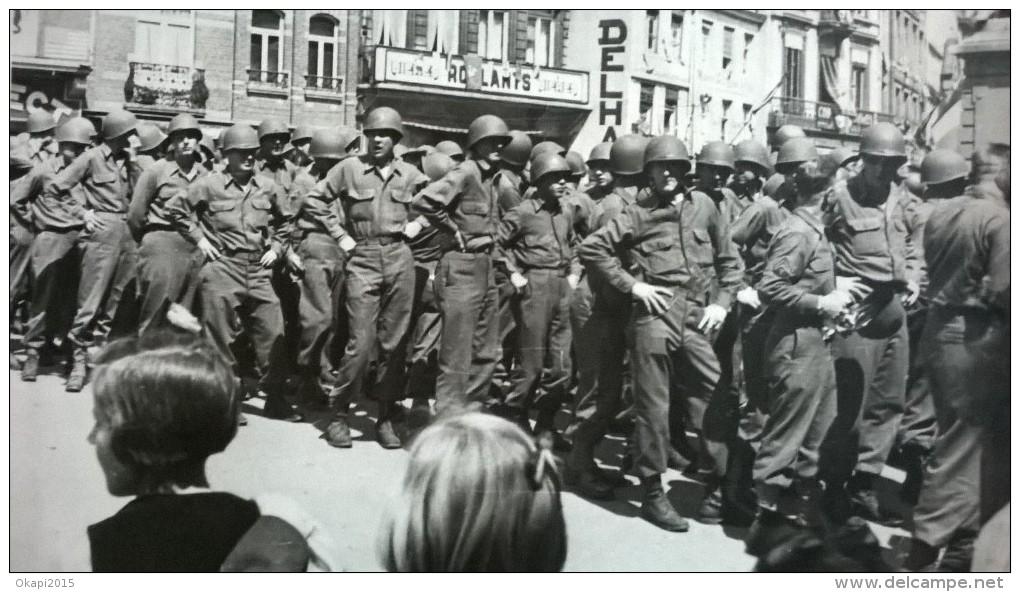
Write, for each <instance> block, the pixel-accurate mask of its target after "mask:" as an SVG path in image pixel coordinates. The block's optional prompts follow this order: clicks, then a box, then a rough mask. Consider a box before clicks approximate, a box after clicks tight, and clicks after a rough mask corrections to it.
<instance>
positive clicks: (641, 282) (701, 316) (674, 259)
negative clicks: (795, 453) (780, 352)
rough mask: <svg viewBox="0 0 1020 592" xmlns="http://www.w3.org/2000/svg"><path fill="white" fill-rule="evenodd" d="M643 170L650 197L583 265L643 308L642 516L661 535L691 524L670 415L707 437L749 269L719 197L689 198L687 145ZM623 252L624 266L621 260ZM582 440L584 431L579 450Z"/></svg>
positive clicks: (666, 140) (627, 213)
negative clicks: (682, 510)
mask: <svg viewBox="0 0 1020 592" xmlns="http://www.w3.org/2000/svg"><path fill="white" fill-rule="evenodd" d="M621 139H622V138H621ZM614 148H615V145H614ZM643 162H644V170H645V174H646V175H647V178H648V187H649V190H650V193H649V194H648V196H647V197H646V198H643V199H641V200H639V201H638V202H637V203H636V204H632V205H630V206H628V207H626V208H625V209H624V211H623V212H622V213H621V214H620V215H619V216H617V217H615V218H613V219H612V220H610V221H609V223H608V224H607V225H606V226H605V227H603V228H601V229H600V230H598V231H596V232H595V233H593V234H591V235H590V236H589V237H588V238H587V239H585V241H584V243H583V244H582V246H581V249H580V256H581V260H582V261H583V262H584V264H585V265H586V266H587V267H588V270H589V272H590V273H593V274H597V275H598V277H600V278H601V279H603V280H605V281H606V282H608V283H609V284H610V285H612V286H613V287H614V288H615V289H616V290H617V291H619V292H620V293H621V294H629V295H630V296H631V297H632V298H633V299H634V300H635V303H634V311H633V319H632V320H631V321H630V331H631V332H630V334H629V335H630V341H631V344H630V345H631V368H632V371H633V373H634V409H635V415H636V424H635V431H634V444H635V448H636V455H635V456H636V457H635V460H634V471H635V472H636V473H637V474H638V476H639V477H640V478H641V482H642V485H643V487H644V489H645V500H644V503H643V504H642V507H641V515H642V517H644V518H645V519H647V520H648V521H650V522H652V523H653V524H655V525H656V526H659V527H660V528H664V529H666V530H671V531H677V532H683V531H686V530H687V529H688V524H687V522H686V520H684V519H683V518H681V517H680V515H679V514H678V513H677V511H676V509H675V508H673V506H672V505H671V504H670V502H669V500H668V499H667V498H666V495H665V492H664V490H663V484H662V474H663V473H665V471H666V466H667V460H668V455H669V452H668V451H669V448H670V425H669V424H670V421H669V419H670V416H671V409H670V408H671V407H672V406H673V405H676V406H680V407H683V408H684V413H683V415H684V416H685V417H684V419H685V423H686V425H687V426H688V427H690V428H691V429H693V430H695V431H701V430H703V429H704V427H705V423H704V422H705V411H706V408H707V406H708V402H709V400H710V398H711V396H712V392H713V391H714V390H715V387H716V383H717V382H718V380H719V373H720V369H719V362H718V360H717V359H716V357H715V353H714V352H713V351H712V346H711V343H710V341H709V338H708V335H709V334H710V333H712V332H713V331H715V330H717V329H718V328H719V326H720V325H721V324H722V322H723V321H724V320H725V316H726V311H727V310H728V309H729V307H730V303H731V302H732V299H733V295H734V293H735V292H736V288H737V287H738V285H739V283H740V277H741V273H742V268H741V266H740V260H739V257H738V255H737V252H736V246H735V245H734V244H733V242H732V241H731V240H730V236H729V230H728V228H727V227H726V226H725V225H723V223H722V220H721V217H720V215H719V214H718V212H717V211H716V210H715V208H714V207H712V204H711V203H706V200H709V199H710V198H708V197H707V196H706V195H704V194H703V193H700V192H691V193H686V194H685V192H684V186H683V184H682V179H683V175H684V174H685V173H686V172H687V171H688V170H689V169H690V157H689V156H688V154H687V148H686V146H684V144H683V142H681V141H680V139H679V138H676V137H675V136H661V137H658V138H655V139H653V140H652V141H651V142H650V143H649V144H648V147H647V149H646V150H645V151H644V155H643ZM694 230H699V231H703V232H708V233H709V236H710V239H711V240H710V241H709V243H708V244H707V245H700V246H699V245H698V244H695V243H694V237H693V231H694ZM700 249H710V250H711V253H712V258H713V261H714V263H715V268H716V272H717V277H718V278H719V280H718V282H719V289H718V294H717V295H716V299H715V301H713V302H709V299H708V292H709V286H708V281H709V280H708V278H706V277H705V275H704V272H703V271H702V267H701V265H700V264H699V260H700V256H701V255H702V253H701V251H700ZM621 252H622V253H623V257H618V253H621ZM680 368H685V369H687V371H685V372H684V379H683V380H680V376H679V375H678V374H677V372H678V371H679V369H680ZM680 384H682V385H684V390H685V392H684V393H683V394H684V397H683V400H675V399H674V397H673V395H674V394H675V391H674V389H673V387H674V386H677V385H680ZM602 396H603V397H604V396H606V395H604V394H603V395H602ZM600 403H601V397H600ZM603 408H604V407H603V406H602V405H599V409H598V410H597V411H596V414H595V417H593V422H595V423H598V422H599V421H600V420H601V422H602V423H604V422H605V420H606V418H605V415H604V411H603ZM581 436H582V432H581V430H578V432H577V433H576V434H575V438H574V439H575V450H576V446H577V445H578V440H580V439H581ZM701 444H702V453H703V454H702V455H699V468H700V467H701V464H700V463H701V461H702V457H703V458H704V461H705V468H706V469H708V471H707V472H709V473H712V472H713V471H714V467H712V466H711V460H712V457H711V456H709V455H708V454H705V452H706V451H705V450H704V444H705V440H704V438H702V439H701Z"/></svg>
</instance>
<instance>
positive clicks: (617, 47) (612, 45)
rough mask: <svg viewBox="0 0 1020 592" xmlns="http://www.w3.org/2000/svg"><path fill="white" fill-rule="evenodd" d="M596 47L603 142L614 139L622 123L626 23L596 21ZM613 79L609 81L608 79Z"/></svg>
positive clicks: (617, 20)
mask: <svg viewBox="0 0 1020 592" xmlns="http://www.w3.org/2000/svg"><path fill="white" fill-rule="evenodd" d="M599 29H601V35H600V36H599V46H600V47H601V52H602V59H601V60H600V67H599V70H600V71H599V77H600V80H599V125H600V126H605V127H606V133H605V136H604V137H603V138H602V141H603V142H607V141H613V140H615V139H616V128H615V126H618V125H623V85H624V84H626V79H625V78H624V77H623V76H622V75H620V74H616V73H617V72H623V59H622V58H623V54H624V52H625V51H626V46H624V42H625V41H626V40H627V24H626V23H625V22H623V21H622V20H619V19H607V20H603V21H599ZM611 78H612V79H613V82H615V83H616V84H612V83H611V82H610V79H611Z"/></svg>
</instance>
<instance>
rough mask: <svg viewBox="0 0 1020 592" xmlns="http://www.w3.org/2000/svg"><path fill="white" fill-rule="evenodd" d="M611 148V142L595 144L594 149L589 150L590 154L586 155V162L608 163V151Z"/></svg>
mask: <svg viewBox="0 0 1020 592" xmlns="http://www.w3.org/2000/svg"><path fill="white" fill-rule="evenodd" d="M612 147H613V143H612V142H601V143H599V144H595V147H594V148H592V149H591V154H590V155H588V162H589V163H591V162H596V161H606V162H609V150H610V149H611V148H612Z"/></svg>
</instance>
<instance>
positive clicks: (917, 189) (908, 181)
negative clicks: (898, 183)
mask: <svg viewBox="0 0 1020 592" xmlns="http://www.w3.org/2000/svg"><path fill="white" fill-rule="evenodd" d="M903 186H904V187H905V188H906V189H907V191H909V192H911V193H913V194H914V195H916V196H917V197H924V181H922V180H921V173H919V172H917V171H914V170H912V171H910V172H909V173H907V176H906V178H904V179H903Z"/></svg>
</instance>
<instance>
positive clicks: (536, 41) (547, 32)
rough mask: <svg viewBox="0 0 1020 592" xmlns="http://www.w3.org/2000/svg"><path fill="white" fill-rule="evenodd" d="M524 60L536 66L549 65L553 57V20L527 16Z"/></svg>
mask: <svg viewBox="0 0 1020 592" xmlns="http://www.w3.org/2000/svg"><path fill="white" fill-rule="evenodd" d="M524 61H525V62H526V63H528V64H535V65H537V66H551V65H552V64H553V61H554V57H553V21H552V19H550V18H542V17H534V16H533V17H530V18H528V47H527V51H526V52H525V56H524Z"/></svg>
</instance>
